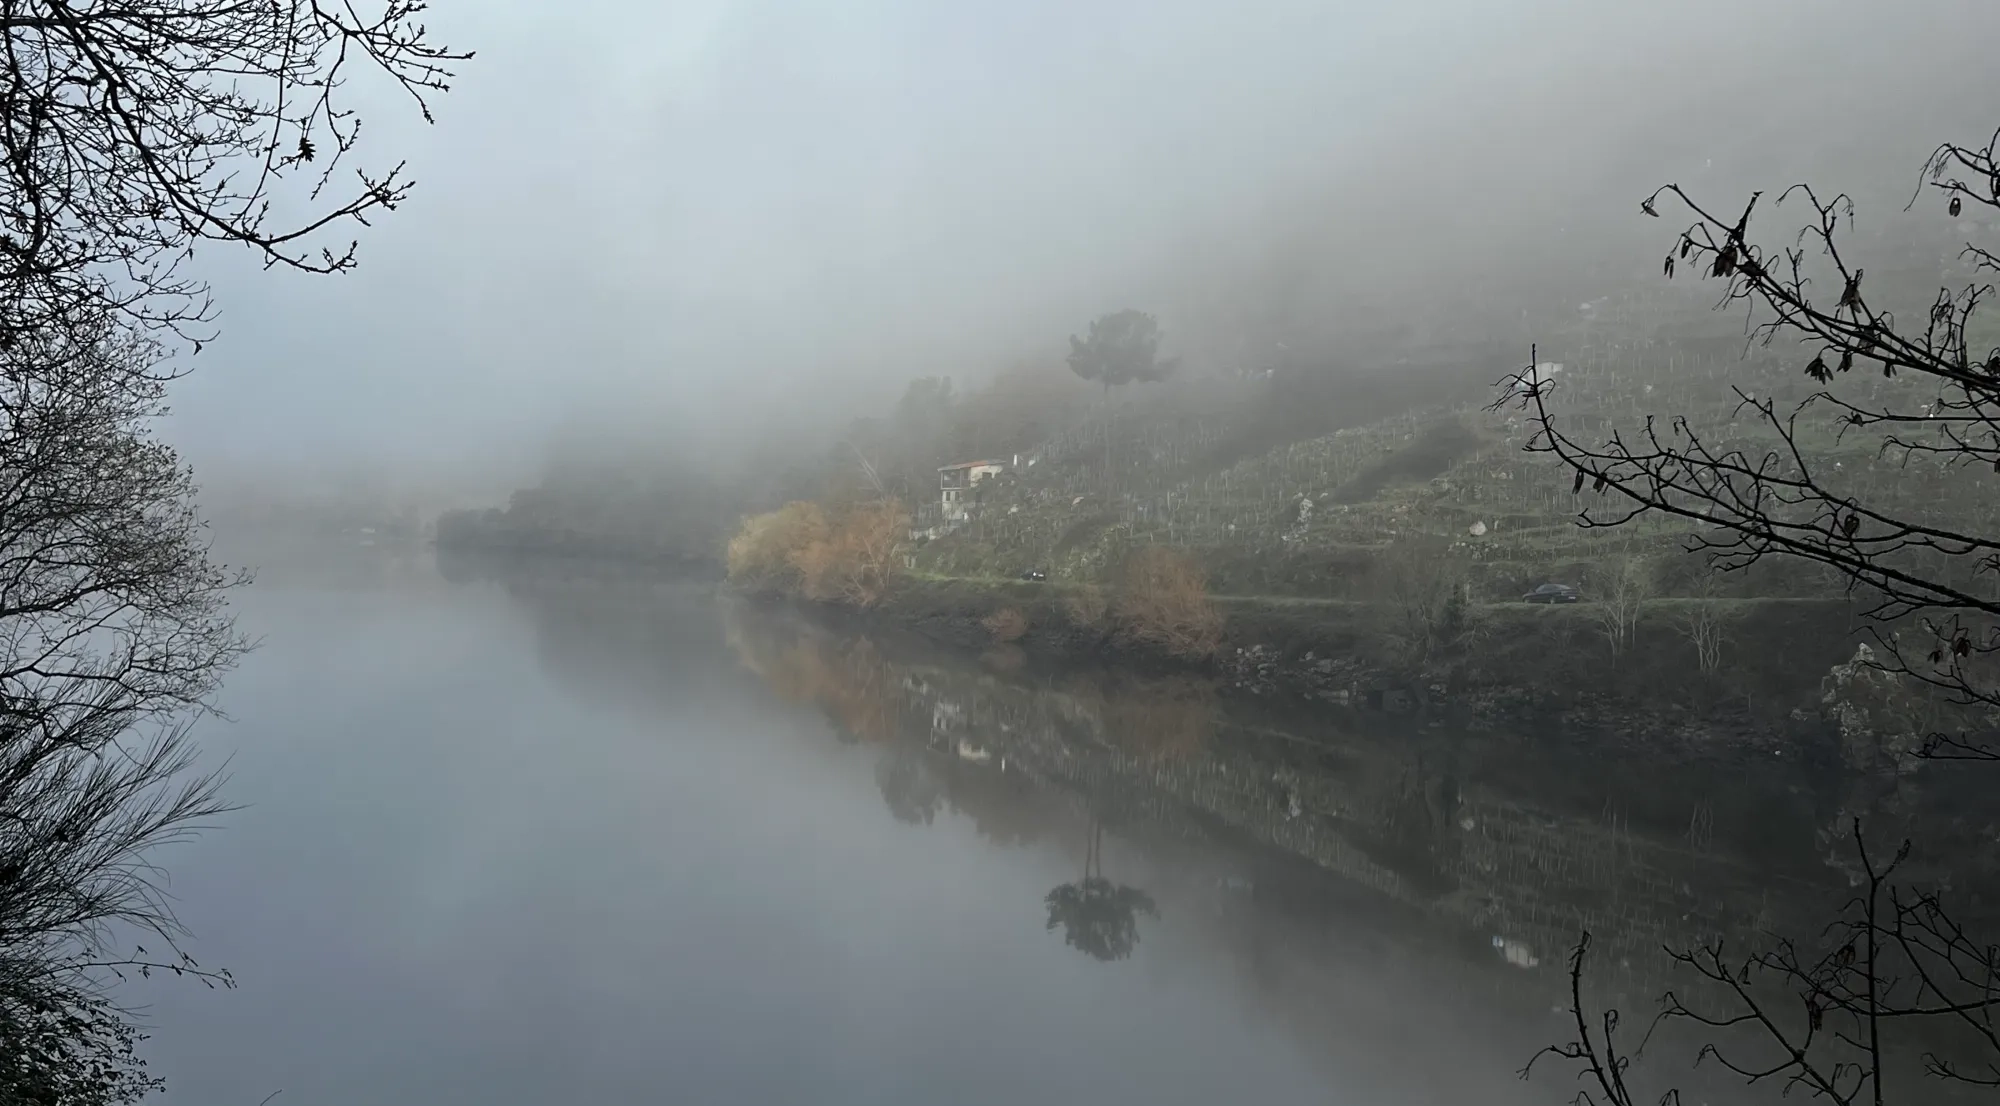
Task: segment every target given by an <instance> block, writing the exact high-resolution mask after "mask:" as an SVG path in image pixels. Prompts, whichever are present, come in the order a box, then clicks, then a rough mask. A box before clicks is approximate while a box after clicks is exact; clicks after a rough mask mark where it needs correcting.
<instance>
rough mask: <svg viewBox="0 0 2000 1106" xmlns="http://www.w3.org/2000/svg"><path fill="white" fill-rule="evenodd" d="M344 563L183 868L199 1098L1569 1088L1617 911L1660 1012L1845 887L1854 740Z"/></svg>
mask: <svg viewBox="0 0 2000 1106" xmlns="http://www.w3.org/2000/svg"><path fill="white" fill-rule="evenodd" d="M349 567H350V570H349V571H347V572H346V573H345V574H344V575H330V574H328V573H325V572H300V573H267V575H266V579H265V581H264V582H262V583H260V584H259V585H258V586H257V587H255V588H254V589H252V591H251V592H250V593H249V594H248V595H247V596H246V597H245V601H244V603H243V615H244V619H245V622H246V625H247V626H248V628H249V629H250V630H251V631H252V632H254V633H256V634H259V635H261V636H262V637H263V639H264V645H263V648H262V649H261V650H260V651H259V652H258V653H256V654H255V655H254V656H253V657H252V658H251V659H250V661H249V662H248V663H247V664H246V665H245V666H244V667H243V669H242V670H241V671H240V672H239V673H237V674H236V675H235V677H234V678H233V679H232V681H231V682H230V684H229V686H228V690H227V694H226V698H225V706H226V708H227V709H228V711H229V712H230V714H231V716H232V720H231V721H229V722H227V723H217V724H214V725H208V726H206V727H205V729H204V740H205V743H206V745H207V747H208V748H209V749H210V750H211V751H212V752H213V753H215V754H216V755H217V756H218V757H220V756H224V755H226V756H228V757H229V758H230V770H231V773H232V776H233V779H232V782H231V783H230V785H229V794H230V795H231V796H232V797H233V798H234V799H236V800H237V801H240V802H242V803H244V804H246V805H245V808H244V809H242V810H241V811H239V812H237V813H235V814H232V815H231V816H230V817H229V818H228V819H227V822H226V825H225V826H224V827H223V828H221V829H219V830H217V831H215V832H210V833H208V834H206V835H205V836H203V837H201V838H200V839H198V840H197V841H195V842H194V843H192V844H188V845H184V846H180V847H179V848H178V849H177V850H176V851H174V852H172V853H170V854H169V855H167V856H166V857H164V858H163V859H164V860H165V861H166V863H167V865H168V867H169V868H170V870H171V872H172V877H173V881H172V890H173V893H174V894H175V895H176V896H177V898H178V900H179V902H180V904H181V913H182V915H183V918H184V920H185V921H186V922H187V923H188V925H189V927H190V929H191V930H192V931H193V933H194V935H195V936H194V940H193V942H192V944H191V946H190V948H191V950H192V951H193V952H194V954H195V955H196V957H197V958H198V959H200V960H202V961H203V962H204V963H207V964H212V965H220V966H226V967H228V968H230V969H231V970H232V971H233V972H234V973H235V975H236V977H237V979H238V980H239V981H240V984H241V986H240V989H238V990H236V991H233V992H228V993H222V992H210V991H206V990H204V989H202V988H200V987H199V986H194V985H189V984H186V983H161V982H158V981H155V982H151V983H146V984H142V985H140V988H139V989H137V990H136V991H135V993H134V994H132V995H131V996H130V997H132V998H133V999H135V1000H136V1001H140V1002H143V1003H145V1004H146V1010H145V1014H146V1018H147V1020H148V1021H149V1022H150V1023H151V1024H152V1025H154V1026H155V1027H156V1029H155V1034H154V1038H153V1040H152V1042H151V1043H150V1044H149V1046H148V1047H149V1050H150V1055H151V1056H152V1058H153V1064H154V1067H155V1070H156V1071H157V1073H158V1074H161V1075H163V1076H165V1077H166V1078H167V1080H168V1084H169V1088H168V1094H167V1096H166V1100H167V1101H168V1102H170V1103H203V1104H214V1103H239V1104H244V1106H250V1104H254V1103H257V1102H259V1101H260V1100H262V1099H264V1098H265V1097H266V1096H267V1095H270V1094H271V1093H272V1092H274V1091H277V1092H282V1094H280V1095H279V1097H278V1098H277V1099H276V1100H274V1101H276V1102H277V1103H281V1104H291V1106H297V1104H302V1103H312V1104H318V1103H328V1104H333V1103H338V1104H342V1106H349V1104H353V1103H359V1102H367V1103H461V1102H462V1103H479V1104H481V1106H513V1104H530V1103H533V1104H542V1103H596V1102H605V1103H624V1102H641V1101H644V1102H676V1103H784V1102H801V1103H804V1102H811V1103H889V1104H905V1103H907V1104H918V1103H1019V1102H1028V1101H1034V1102H1090V1103H1122V1102H1133V1103H1218V1102H1354V1103H1367V1102H1372V1103H1406V1102H1407V1103H1442V1102H1474V1101H1477V1102H1481V1103H1503V1104H1504V1103H1514V1102H1522V1103H1528V1102H1533V1103H1550V1102H1558V1101H1564V1100H1566V1098H1567V1097H1568V1094H1569V1093H1570V1092H1571V1091H1572V1090H1573V1089H1574V1088H1573V1087H1572V1086H1571V1085H1569V1084H1568V1083H1567V1082H1566V1081H1564V1080H1563V1079H1560V1078H1551V1079H1549V1080H1538V1081H1537V1083H1535V1084H1527V1083H1523V1082H1521V1081H1520V1080H1519V1079H1517V1078H1516V1077H1515V1074H1514V1073H1515V1071H1516V1069H1518V1068H1519V1067H1520V1066H1521V1064H1522V1063H1523V1061H1525V1060H1526V1058H1527V1057H1528V1056H1529V1055H1530V1054H1532V1052H1533V1051H1534V1050H1535V1049H1536V1048H1537V1047H1539V1046H1540V1045H1541V1044H1543V1043H1547V1042H1548V1041H1551V1040H1554V1039H1556V1038H1558V1037H1560V1036H1561V1035H1562V1034H1563V1032H1564V1026H1563V1022H1562V1019H1561V1017H1559V1015H1558V1012H1557V1010H1556V1009H1555V1007H1556V1005H1557V1004H1558V1003H1559V1002H1560V1000H1561V994H1562V986H1563V982H1564V980H1563V976H1562V963H1561V961H1562V957H1563V953H1564V945H1565V943H1566V942H1567V941H1568V940H1569V939H1570V938H1571V937H1573V935H1574V933H1575V932H1576V929H1577V927H1578V926H1579V925H1584V924H1588V925H1590V926H1592V928H1594V929H1596V930H1597V931H1598V933H1599V941H1600V948H1601V950H1602V955H1603V957H1604V959H1605V974H1604V981H1605V987H1606V989H1607V995H1624V996H1625V997H1626V1000H1627V1001H1628V1002H1629V1001H1637V1000H1638V997H1639V996H1641V995H1647V996H1650V994H1652V993H1655V992H1656V991H1657V990H1658V986H1657V984H1658V983H1659V982H1660V979H1661V977H1659V976H1658V975H1657V973H1656V972H1655V971H1654V968H1653V966H1652V958H1650V957H1648V956H1647V955H1646V953H1647V951H1648V950H1650V949H1656V948H1657V947H1658V944H1659V942H1660V941H1661V940H1665V939H1672V938H1675V937H1676V936H1679V935H1683V934H1687V933H1693V932H1697V931H1701V932H1706V931H1709V930H1714V931H1736V930H1741V929H1745V928H1749V927H1755V926H1758V925H1767V924H1777V923H1779V922H1782V921H1783V920H1784V919H1785V917H1787V913H1786V912H1787V904H1788V903H1789V902H1791V901H1793V900H1797V901H1800V902H1803V901H1806V900H1808V899H1811V898H1812V896H1813V895H1815V894H1818V893H1819V891H1820V890H1821V889H1822V888H1824V887H1831V886H1837V885H1844V880H1843V877H1842V875H1841V873H1840V872H1839V870H1838V867H1837V865H1836V864H1834V863H1833V862H1832V861H1831V860H1830V859H1829V858H1830V857H1836V856H1837V854H1838V853H1839V847H1838V845H1837V843H1829V841H1828V839H1827V833H1826V827H1827V826H1829V825H1832V824H1837V823H1838V821H1839V819H1840V817H1841V814H1842V811H1844V810H1846V809H1847V808H1848V806H1851V805H1852V803H1853V802H1854V801H1855V800H1854V799H1853V797H1852V796H1851V795H1846V796H1843V795H1842V794H1841V791H1840V788H1841V785H1840V784H1839V783H1838V782H1837V781H1834V782H1827V783H1824V785H1823V786H1821V785H1818V784H1815V785H1813V786H1805V785H1803V784H1801V783H1800V782H1799V781H1802V780H1809V779H1817V778H1818V777H1817V776H1815V775H1814V773H1815V772H1818V773H1819V775H1822V776H1823V775H1826V773H1825V772H1823V771H1821V770H1819V769H1815V768H1813V767H1812V766H1811V765H1809V764H1804V763H1801V764H1794V765H1784V766H1778V767H1774V768H1772V769H1771V770H1770V771H1768V772H1764V773H1763V774H1762V775H1759V774H1758V773H1756V772H1746V771H1745V770H1743V769H1742V768H1741V767H1740V766H1732V765H1718V766H1709V767H1708V768H1703V767H1701V766H1694V767H1692V768H1688V769H1686V771H1687V772H1688V773H1691V775H1690V776H1689V777H1688V778H1687V779H1686V780H1682V779H1679V778H1677V777H1673V776H1671V775H1669V774H1662V773H1663V772H1664V770H1663V769H1662V768H1661V767H1660V766H1658V765H1629V764H1628V765H1623V766H1621V764H1620V762H1618V761H1617V760H1606V761H1604V762H1602V763H1598V762H1590V761H1588V760H1587V758H1585V759H1584V760H1581V761H1580V760H1579V757H1580V755H1581V754H1578V753H1577V752H1576V751H1575V750H1554V751H1546V752H1541V751H1537V750H1536V748H1535V747H1534V745H1533V743H1532V742H1525V743H1524V741H1523V740H1522V739H1520V738H1518V737H1506V736H1501V735H1493V734H1481V733H1466V732H1461V730H1460V729H1459V728H1457V727H1452V726H1445V727H1429V726H1426V725H1424V724H1422V723H1421V722H1419V721H1417V720H1414V719H1410V718H1407V717H1405V718H1384V717H1379V716H1376V717H1369V716H1366V715H1365V714H1356V715H1346V714H1335V713H1333V712H1331V711H1321V712H1318V713H1316V714H1310V715H1306V716H1304V717H1303V718H1289V719H1288V718H1287V717H1285V716H1281V715H1279V714H1276V713H1272V712H1269V711H1260V710H1259V709H1253V708H1244V707H1241V706H1238V705H1231V704H1228V703H1224V702H1223V701H1222V700H1221V699H1219V698H1218V697H1217V696H1216V695H1215V692H1214V689H1213V688H1210V687H1206V686H1204V685H1201V684H1199V683H1196V682H1191V681H1185V680H1181V681H1169V680H1162V679H1158V678H1144V679H1142V678H1139V677H1126V676H1118V675H1115V674H1102V673H1098V674H1063V673H1055V674H1051V673H1048V672H1043V671H1038V670H1036V669H1035V667H1034V666H1033V665H1032V664H1027V663H1024V659H1023V658H1021V657H1019V656H1016V655H1009V654H1007V653H1004V652H1002V653H995V654H989V655H987V656H985V657H978V658H973V657H964V658H959V657H945V656H942V655H938V654H937V653H936V652H935V651H934V650H931V649H928V648H927V647H924V646H921V645H917V644H912V643H909V642H901V641H898V640H893V639H886V640H885V639H881V638H880V637H879V635H878V637H877V638H875V639H866V640H864V639H858V638H856V637H854V636H852V635H851V634H842V633H837V632H833V631H830V630H827V629H824V628H819V627H814V626H811V625H809V624H806V623H804V622H801V621H799V620H797V619H796V618H793V617H790V616H787V615H784V614H781V613H776V612H771V611H765V610H757V609H751V608H746V607H743V606H741V605H738V604H732V603H730V602H728V601H725V600H722V599H719V598H718V597H717V596H716V595H715V594H713V592H712V591H710V590H708V589H705V588H702V587H700V586H696V585H656V584H654V585H649V584H641V583H597V584H592V583H585V582H578V581H564V580H560V579H555V578H552V577H548V576H546V575H540V576H536V575H531V576H527V577H524V578H521V579H515V580H513V581H511V582H506V583H498V582H493V581H490V580H488V581H473V582H464V581H461V582H457V583H454V582H450V581H447V580H445V579H443V578H441V577H440V576H439V575H438V574H437V573H436V572H435V570H434V569H433V568H432V566H431V565H430V564H429V563H428V562H427V561H409V562H389V561H384V562H381V563H376V564H369V565H364V566H361V567H358V568H357V567H354V566H349ZM1538 758H1540V759H1538ZM1551 758H1553V759H1551ZM1545 763H1560V764H1564V765H1573V764H1577V763H1582V764H1583V765H1584V766H1583V767H1582V768H1578V769H1575V770H1565V771H1564V772H1552V771H1550V770H1548V769H1547V768H1546V767H1545ZM1704 772H1707V773H1709V775H1707V776H1703V775H1702V773H1704ZM1718 781H1723V782H1718ZM1870 801H1873V800H1870ZM1843 803H1845V804H1847V806H1843ZM1052 895H1053V896H1054V898H1055V901H1056V902H1057V904H1058V906H1057V907H1056V908H1052V907H1051V905H1050V901H1051V897H1052ZM1052 914H1053V915H1055V916H1052Z"/></svg>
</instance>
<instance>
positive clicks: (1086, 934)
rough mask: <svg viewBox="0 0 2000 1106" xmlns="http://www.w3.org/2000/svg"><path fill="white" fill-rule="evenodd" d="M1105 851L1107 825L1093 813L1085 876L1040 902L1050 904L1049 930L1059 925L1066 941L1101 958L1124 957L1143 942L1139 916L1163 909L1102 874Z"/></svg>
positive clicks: (1140, 894) (1158, 912)
mask: <svg viewBox="0 0 2000 1106" xmlns="http://www.w3.org/2000/svg"><path fill="white" fill-rule="evenodd" d="M1103 851H1104V827H1103V826H1101V825H1099V824H1098V822H1097V819H1096V817H1095V816H1092V818H1091V822H1090V837H1089V840H1088V843H1087V844H1086V846H1085V848H1084V854H1083V878H1082V879H1081V880H1078V881H1077V882H1075V883H1065V884H1062V885H1061V886H1059V887H1057V888H1056V889H1055V890H1053V891H1050V892H1049V893H1048V897H1047V898H1045V899H1043V900H1042V901H1043V902H1044V903H1045V904H1046V905H1047V906H1048V908H1049V923H1048V927H1047V928H1049V929H1055V928H1056V927H1057V926H1061V927H1062V931H1063V943H1065V944H1067V945H1069V947H1071V948H1073V949H1076V950H1077V951H1079V952H1082V953H1084V954H1086V955H1088V956H1092V957H1095V958H1096V959H1098V960H1123V959H1125V958H1126V957H1128V956H1130V955H1132V950H1133V949H1135V948H1137V947H1138V945H1139V915H1140V914H1142V913H1143V914H1146V915H1148V916H1150V917H1155V918H1157V917H1159V915H1160V911H1159V908H1158V907H1157V906H1155V905H1154V903H1153V897H1152V896H1151V895H1148V894H1146V893H1145V892H1144V891H1141V890H1139V889H1138V888H1136V887H1126V886H1124V885H1122V884H1115V883H1112V882H1111V881H1110V880H1108V879H1105V878H1104V876H1103V874H1102V870H1103Z"/></svg>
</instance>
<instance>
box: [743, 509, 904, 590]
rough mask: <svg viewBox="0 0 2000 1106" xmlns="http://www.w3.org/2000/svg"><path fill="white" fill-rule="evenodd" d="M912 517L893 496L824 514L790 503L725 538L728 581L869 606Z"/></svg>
mask: <svg viewBox="0 0 2000 1106" xmlns="http://www.w3.org/2000/svg"><path fill="white" fill-rule="evenodd" d="M909 527H910V518H909V515H908V514H907V513H906V512H905V511H904V510H903V508H902V506H901V505H900V504H897V503H895V502H892V501H887V500H884V501H881V502H875V503H863V504H857V505H855V506H853V507H850V508H847V509H846V510H844V511H841V512H840V513H839V514H837V515H830V514H829V513H828V512H827V511H826V510H825V509H824V508H822V507H820V506H819V505H818V504H817V503H806V502H796V503H788V504H786V505H785V506H784V507H781V508H779V509H778V510H776V511H772V512H770V513H768V514H762V515H754V516H752V517H750V518H747V519H744V520H743V525H742V527H741V528H740V529H738V530H737V533H736V536H735V537H734V538H732V539H730V542H729V579H730V580H731V581H732V582H734V583H736V584H738V585H739V586H742V587H745V588H749V589H751V590H755V591H771V592H778V593H781V594H787V595H795V596H799V597H801V598H805V599H813V600H819V601H824V602H836V603H846V604H848V605H850V606H855V607H871V606H874V605H875V604H876V603H879V602H881V600H882V598H883V596H885V595H887V594H888V592H889V588H890V586H891V584H892V583H893V582H894V580H895V578H896V576H897V574H898V571H899V570H900V569H901V568H902V561H901V559H900V554H899V550H900V548H901V546H902V543H903V539H904V538H905V537H906V536H907V534H908V533H909Z"/></svg>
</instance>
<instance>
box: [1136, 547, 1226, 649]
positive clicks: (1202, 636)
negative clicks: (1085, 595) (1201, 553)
mask: <svg viewBox="0 0 2000 1106" xmlns="http://www.w3.org/2000/svg"><path fill="white" fill-rule="evenodd" d="M1112 614H1113V616H1114V618H1115V620H1116V622H1117V626H1118V631H1119V633H1121V634H1123V635H1124V636H1125V637H1127V638H1129V639H1131V640H1133V641H1136V642H1140V643H1142V644H1145V645H1150V646H1152V647H1154V648H1157V649H1160V650H1163V651H1165V652H1167V653H1171V654H1173V655H1174V656H1177V657H1188V658H1199V657H1207V656H1211V655H1213V654H1214V653H1215V650H1216V647H1217V646H1219V645H1221V644H1222V612H1221V611H1220V610H1218V609H1217V608H1216V606H1215V602H1214V600H1212V599H1210V598H1209V597H1208V577H1207V576H1206V575H1205V574H1204V573H1203V572H1202V570H1201V566H1200V565H1198V564H1196V563H1195V562H1194V559H1193V558H1191V557H1189V556H1188V555H1187V554H1185V553H1181V552H1178V551H1175V550H1172V549H1167V548H1165V547H1163V546H1157V545H1154V546H1146V547H1144V548H1142V549H1139V550H1138V551H1136V552H1134V553H1133V554H1132V555H1131V556H1129V557H1127V558H1126V559H1125V566H1124V571H1123V573H1122V580H1121V587H1120V589H1119V594H1118V601H1117V603H1116V605H1115V606H1114V607H1113V610H1112Z"/></svg>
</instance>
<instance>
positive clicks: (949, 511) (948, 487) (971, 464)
mask: <svg viewBox="0 0 2000 1106" xmlns="http://www.w3.org/2000/svg"><path fill="white" fill-rule="evenodd" d="M1005 471H1007V462H1005V461H960V462H959V463H958V464H955V465H946V466H944V467H943V468H940V469H938V497H939V508H940V510H941V511H942V513H943V516H944V520H945V521H946V522H963V521H965V519H966V517H967V516H968V515H969V514H970V506H971V497H972V488H973V485H975V484H978V483H979V482H980V481H981V480H987V479H991V478H992V477H995V476H998V475H1000V474H1001V473H1003V472H1005Z"/></svg>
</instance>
